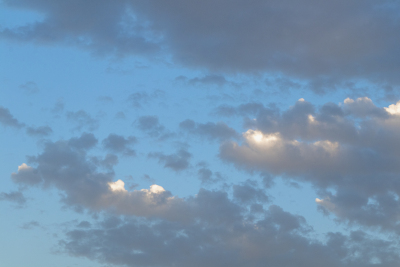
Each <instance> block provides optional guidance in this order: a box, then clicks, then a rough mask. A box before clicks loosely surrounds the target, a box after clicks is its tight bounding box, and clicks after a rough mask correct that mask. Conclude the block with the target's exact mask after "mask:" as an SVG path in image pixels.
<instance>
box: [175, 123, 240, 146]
mask: <svg viewBox="0 0 400 267" xmlns="http://www.w3.org/2000/svg"><path fill="white" fill-rule="evenodd" d="M179 128H181V129H182V130H185V131H187V132H188V133H189V134H194V135H197V136H201V137H204V138H207V139H209V140H219V141H225V140H228V139H232V138H238V137H239V135H238V133H237V132H236V131H235V130H234V129H232V128H230V127H229V126H228V125H226V124H225V123H223V122H217V123H214V122H207V123H195V122H194V121H193V120H190V119H187V120H184V121H182V122H181V123H180V124H179Z"/></svg>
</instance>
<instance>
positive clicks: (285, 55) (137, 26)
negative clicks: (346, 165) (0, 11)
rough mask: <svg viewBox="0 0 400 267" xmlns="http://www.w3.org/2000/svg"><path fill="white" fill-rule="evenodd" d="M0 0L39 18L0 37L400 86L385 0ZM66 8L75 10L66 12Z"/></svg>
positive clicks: (390, 10) (326, 80) (315, 84)
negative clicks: (249, 0)
mask: <svg viewBox="0 0 400 267" xmlns="http://www.w3.org/2000/svg"><path fill="white" fill-rule="evenodd" d="M5 4H6V5H7V6H9V7H10V8H21V9H28V10H32V11H34V12H38V13H41V14H42V15H43V19H42V20H40V21H36V22H34V23H30V24H27V25H21V26H19V27H15V28H3V29H2V31H1V32H0V36H1V38H3V39H9V40H14V41H20V42H34V43H37V44H57V43H63V44H69V45H72V46H78V47H81V48H83V49H87V50H89V51H91V52H94V53H96V54H106V55H110V54H111V55H117V56H125V55H145V56H150V57H152V56H154V55H156V54H157V53H160V52H161V51H162V52H163V53H165V54H166V56H168V55H172V57H173V58H174V60H175V61H176V62H179V63H181V64H183V65H185V66H191V67H195V68H207V69H209V70H211V71H215V70H217V71H225V72H231V73H237V72H243V73H254V72H260V71H267V72H270V73H276V74H281V75H283V76H287V77H295V78H297V79H304V80H306V81H309V87H311V88H314V90H323V88H325V87H328V88H332V87H335V86H336V87H337V86H338V85H340V84H341V83H342V82H343V81H345V80H367V81H372V82H380V83H385V82H388V83H389V84H394V85H398V84H399V82H400V80H399V78H398V72H397V70H398V68H399V62H400V60H399V57H400V53H399V50H398V46H397V44H398V43H399V39H400V37H399V34H398V28H399V22H398V20H397V14H398V13H399V12H398V11H399V8H400V6H399V4H398V3H397V2H393V1H390V0H384V1H380V2H379V3H377V2H376V1H369V0H368V1H362V0H356V1H351V2H349V1H345V0H340V1H334V2H319V3H315V2H314V1H312V0H301V1H290V0H285V1H276V0H269V1H263V0H257V1H254V2H252V4H251V5H247V4H246V3H245V2H243V1H238V2H235V3H232V2H230V1H227V0H224V1H218V2H215V1H212V0H207V1H202V2H201V3H200V2H198V3H197V2H183V1H181V0H174V1H170V2H169V5H168V6H167V7H166V6H164V5H161V4H160V3H158V2H157V1H139V0H132V1H120V2H115V1H109V0H105V1H101V2H92V1H89V2H84V3H83V2H67V3H66V2H64V1H52V2H51V4H50V3H47V2H43V1H39V0H34V1H32V0H30V1H27V0H21V1H12V0H8V1H5ZM66 10H75V11H76V10H79V12H67V13H68V14H69V15H68V16H67V15H66V12H65V11H66ZM71 14H72V15H71ZM205 18H207V19H205ZM343 84H344V83H342V85H343ZM321 88H322V89H321Z"/></svg>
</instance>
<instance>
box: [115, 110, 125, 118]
mask: <svg viewBox="0 0 400 267" xmlns="http://www.w3.org/2000/svg"><path fill="white" fill-rule="evenodd" d="M114 118H116V119H120V120H124V119H126V116H125V113H124V112H122V111H119V112H117V113H116V114H115V116H114Z"/></svg>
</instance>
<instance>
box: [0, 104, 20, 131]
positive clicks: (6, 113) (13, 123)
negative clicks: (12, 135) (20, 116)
mask: <svg viewBox="0 0 400 267" xmlns="http://www.w3.org/2000/svg"><path fill="white" fill-rule="evenodd" d="M0 123H1V124H2V125H3V126H9V127H14V128H22V127H24V126H25V124H24V123H21V122H19V121H18V120H17V119H16V118H14V116H13V115H12V114H11V113H10V110H9V109H8V108H5V107H2V106H0Z"/></svg>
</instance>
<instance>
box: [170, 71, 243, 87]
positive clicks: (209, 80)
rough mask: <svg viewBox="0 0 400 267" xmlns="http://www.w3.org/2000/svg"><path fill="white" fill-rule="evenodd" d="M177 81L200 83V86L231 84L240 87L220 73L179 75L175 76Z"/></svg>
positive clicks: (189, 83) (192, 83)
mask: <svg viewBox="0 0 400 267" xmlns="http://www.w3.org/2000/svg"><path fill="white" fill-rule="evenodd" d="M175 80H176V81H180V82H185V83H187V84H188V85H195V86H197V85H200V86H218V87H222V86H224V85H231V86H234V87H238V86H239V85H238V84H237V83H235V82H232V81H229V80H227V79H226V78H225V77H224V76H222V75H218V74H208V75H204V76H203V77H195V78H190V79H189V78H187V77H186V76H178V77H176V78H175Z"/></svg>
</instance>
